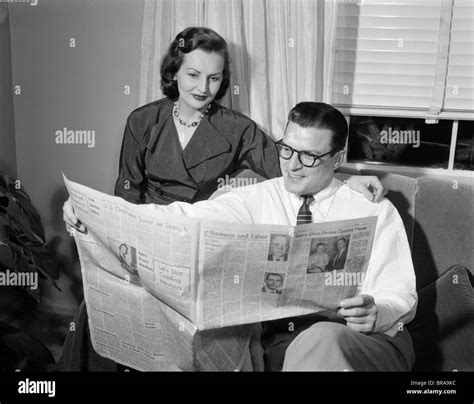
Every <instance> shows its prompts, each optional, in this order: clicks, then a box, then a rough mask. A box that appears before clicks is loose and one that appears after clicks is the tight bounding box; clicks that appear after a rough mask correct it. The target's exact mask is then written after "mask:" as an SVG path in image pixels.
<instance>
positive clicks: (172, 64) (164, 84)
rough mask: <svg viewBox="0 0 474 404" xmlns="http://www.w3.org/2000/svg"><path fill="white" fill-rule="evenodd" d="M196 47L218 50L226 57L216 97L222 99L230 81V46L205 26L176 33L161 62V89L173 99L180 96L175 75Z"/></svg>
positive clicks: (208, 50) (211, 50) (210, 50)
mask: <svg viewBox="0 0 474 404" xmlns="http://www.w3.org/2000/svg"><path fill="white" fill-rule="evenodd" d="M195 49H202V50H205V51H207V52H217V53H220V54H221V55H222V56H223V57H224V71H223V72H222V83H221V87H220V88H219V91H218V92H217V94H216V97H215V99H216V100H219V99H221V98H222V97H223V96H224V95H225V93H226V91H227V89H228V88H229V83H230V61H229V47H228V46H227V42H226V41H225V39H224V38H222V37H221V36H220V35H219V34H218V33H217V32H215V31H213V30H212V29H210V28H205V27H188V28H186V29H185V30H184V31H182V32H180V33H179V34H178V35H176V38H175V39H174V41H173V42H171V44H170V46H169V48H168V52H167V53H166V55H165V57H164V58H163V61H162V62H161V69H160V73H161V90H162V91H163V94H164V95H166V96H167V97H168V98H170V99H171V100H173V101H176V100H177V99H178V97H179V91H178V84H177V83H176V81H174V80H173V77H174V76H175V74H176V73H177V72H178V70H179V69H180V68H181V65H182V64H183V59H184V55H185V54H186V53H189V52H192V51H193V50H195Z"/></svg>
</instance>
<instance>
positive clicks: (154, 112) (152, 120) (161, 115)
mask: <svg viewBox="0 0 474 404" xmlns="http://www.w3.org/2000/svg"><path fill="white" fill-rule="evenodd" d="M172 106H173V101H171V100H170V99H168V98H162V99H160V100H157V101H153V102H150V103H148V104H146V105H142V106H141V107H138V108H137V109H135V110H133V111H132V112H131V113H130V115H129V116H128V118H127V129H128V130H129V131H130V132H131V133H132V134H133V136H134V137H135V138H136V140H137V141H138V142H141V141H145V140H146V139H144V138H143V137H146V135H147V134H148V133H149V131H150V129H151V127H152V126H153V125H155V124H156V123H158V121H159V120H161V119H165V117H166V116H168V115H169V114H168V112H169V111H171V108H172Z"/></svg>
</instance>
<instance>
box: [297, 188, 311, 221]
mask: <svg viewBox="0 0 474 404" xmlns="http://www.w3.org/2000/svg"><path fill="white" fill-rule="evenodd" d="M313 201H314V197H313V195H303V204H302V205H301V206H300V210H299V211H298V216H296V225H297V226H298V225H300V224H307V223H312V222H313V215H312V213H311V211H310V210H309V205H311V204H312V203H313Z"/></svg>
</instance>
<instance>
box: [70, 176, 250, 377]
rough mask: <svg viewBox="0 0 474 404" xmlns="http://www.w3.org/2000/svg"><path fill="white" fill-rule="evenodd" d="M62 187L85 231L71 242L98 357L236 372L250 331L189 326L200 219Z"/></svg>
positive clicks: (142, 366)
mask: <svg viewBox="0 0 474 404" xmlns="http://www.w3.org/2000/svg"><path fill="white" fill-rule="evenodd" d="M64 181H65V183H66V186H67V188H68V190H69V194H70V196H71V199H72V201H73V205H74V210H75V213H76V215H77V216H78V218H79V220H81V221H82V222H83V223H84V224H85V225H86V227H87V229H88V232H87V234H82V233H79V232H75V239H76V243H77V247H78V252H79V258H80V261H81V271H82V277H83V285H84V297H85V301H86V306H87V311H88V314H89V328H90V332H91V340H92V344H93V347H94V349H95V350H96V352H97V353H98V354H100V355H101V356H104V357H106V358H109V359H112V360H114V361H116V362H118V363H121V364H123V365H125V366H129V367H131V368H134V369H137V370H142V371H158V370H167V371H173V370H184V371H191V370H219V371H235V370H238V369H241V367H242V364H243V361H244V352H245V349H246V348H247V347H248V345H249V340H250V331H251V326H238V327H228V328H222V329H218V330H210V331H199V330H198V329H197V327H196V325H195V324H194V322H193V321H191V320H193V319H194V318H195V313H196V310H195V301H196V293H195V290H196V288H197V280H196V279H195V274H196V273H197V269H196V264H195V263H196V258H197V256H196V255H197V243H198V236H199V220H197V219H196V220H195V219H190V218H183V217H172V216H171V215H166V217H164V215H163V214H162V213H160V212H159V211H155V212H150V211H149V210H147V209H144V208H143V207H141V206H139V205H134V204H130V203H128V202H126V201H124V200H122V199H121V198H117V197H113V196H108V195H106V194H103V193H101V192H98V191H95V190H93V189H90V188H87V187H84V186H82V185H79V184H76V183H74V182H72V181H69V180H67V179H66V178H65V177H64ZM150 215H151V216H150Z"/></svg>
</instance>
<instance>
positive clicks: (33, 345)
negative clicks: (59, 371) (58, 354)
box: [0, 322, 55, 363]
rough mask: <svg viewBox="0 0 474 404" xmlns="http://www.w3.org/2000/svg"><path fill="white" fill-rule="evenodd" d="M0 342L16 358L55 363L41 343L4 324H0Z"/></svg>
mask: <svg viewBox="0 0 474 404" xmlns="http://www.w3.org/2000/svg"><path fill="white" fill-rule="evenodd" d="M0 340H1V341H2V342H3V343H4V344H5V346H6V347H8V348H9V349H11V350H12V351H14V352H15V353H16V354H17V356H24V357H27V358H28V359H30V360H33V361H36V362H42V363H55V361H54V357H53V355H52V354H51V352H50V351H49V349H48V348H46V346H44V344H43V343H42V342H41V341H39V340H37V339H36V338H34V337H32V336H31V335H30V334H28V333H26V332H24V331H22V330H19V329H18V328H15V327H12V326H10V325H8V324H6V323H4V322H0Z"/></svg>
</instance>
